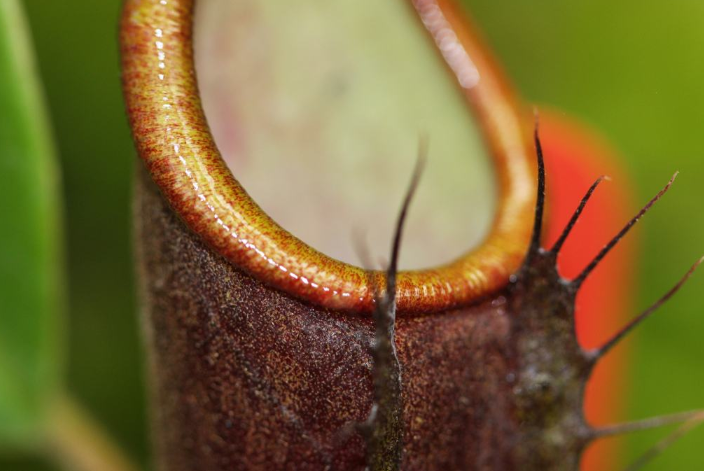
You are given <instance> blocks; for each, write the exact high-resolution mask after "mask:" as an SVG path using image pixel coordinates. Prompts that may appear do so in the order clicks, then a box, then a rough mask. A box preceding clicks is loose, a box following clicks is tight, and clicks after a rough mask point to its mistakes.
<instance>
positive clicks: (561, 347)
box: [136, 169, 589, 471]
mask: <svg viewBox="0 0 704 471" xmlns="http://www.w3.org/2000/svg"><path fill="white" fill-rule="evenodd" d="M136 222H137V227H138V233H137V244H138V250H139V253H140V271H141V279H142V283H143V285H142V293H143V299H144V304H145V305H144V308H145V313H146V315H147V319H146V323H147V330H148V333H149V334H148V339H149V342H150V344H151V351H152V354H153V358H152V367H151V369H152V373H151V379H152V382H153V385H152V386H153V391H154V401H155V405H156V407H155V409H156V411H157V418H156V421H155V422H156V429H155V430H154V432H155V437H156V439H157V444H158V457H159V461H160V465H161V469H163V470H168V471H179V470H189V471H198V470H203V471H206V470H207V471H217V470H231V469H248V470H277V469H311V470H317V469H321V470H322V469H335V470H359V469H363V467H364V460H365V456H364V445H363V441H362V440H361V439H360V437H359V436H357V435H353V437H352V438H351V439H350V440H349V441H346V442H345V441H344V440H343V437H344V436H345V433H344V430H345V429H346V428H348V427H349V426H350V425H351V424H353V423H355V422H363V421H364V420H365V419H366V418H367V416H368V413H369V409H370V407H371V403H372V371H371V368H372V365H371V355H370V352H369V349H368V345H369V339H371V338H372V337H373V325H372V323H371V320H370V319H369V318H367V317H364V316H357V315H354V314H350V313H349V312H347V313H342V312H336V311H330V310H326V309H323V308H320V307H315V306H312V305H309V304H306V303H304V302H302V301H299V300H296V299H294V298H292V297H290V296H288V295H287V294H285V293H282V292H280V291H277V290H276V289H273V288H270V287H268V286H266V285H264V284H262V283H261V282H259V281H257V280H255V279H254V278H252V277H250V276H249V275H246V274H244V273H242V272H240V271H239V270H237V269H236V268H234V267H232V265H230V264H229V263H228V262H227V261H226V260H224V259H223V258H222V257H220V256H219V255H217V254H215V253H213V252H212V251H211V250H209V249H208V248H207V247H206V246H205V244H204V243H203V242H201V241H200V240H199V238H198V237H197V236H196V235H194V234H192V233H191V232H190V231H189V230H188V229H187V228H186V227H185V226H184V224H183V223H182V222H181V221H180V220H179V219H178V217H176V215H175V214H174V213H173V212H172V211H171V209H170V208H169V206H168V205H167V204H166V202H165V201H164V199H163V198H162V197H161V195H160V193H159V191H158V190H157V189H156V187H155V185H154V184H153V183H152V182H151V180H150V179H149V176H148V175H146V172H144V171H143V170H141V169H140V177H139V178H138V185H137V200H136ZM550 270H554V268H550ZM555 279H557V278H555ZM550 281H551V282H552V281H554V280H550ZM538 288H539V289H538ZM538 288H536V287H535V286H529V287H526V286H524V285H522V284H521V283H520V282H519V283H518V284H517V285H514V286H512V287H511V288H510V289H509V290H508V291H507V292H506V293H505V294H504V295H497V296H496V297H495V298H494V299H492V300H487V301H486V302H484V303H481V304H478V305H475V306H471V307H466V308H464V309H461V310H455V311H448V312H444V313H440V314H435V315H432V316H405V317H403V318H400V319H399V320H398V322H397V348H398V353H399V360H400V363H401V369H402V380H403V396H402V399H403V413H404V424H405V425H404V427H405V430H404V437H405V443H404V450H403V458H402V466H401V469H404V470H428V471H431V470H447V469H466V470H518V469H522V470H569V469H577V464H578V461H579V456H580V454H581V450H582V448H583V446H584V441H583V440H582V438H580V437H581V435H580V434H581V433H582V432H583V428H584V424H583V418H582V411H581V407H582V406H581V405H582V389H583V384H584V382H585V380H586V377H587V376H588V374H589V372H588V371H586V369H584V368H583V366H584V365H583V364H582V362H581V361H576V362H568V363H567V366H566V367H565V363H564V362H563V361H562V360H561V359H568V360H569V359H570V358H575V355H576V356H577V357H579V354H580V353H581V349H580V348H579V346H578V345H577V343H576V339H575V338H574V329H573V327H574V326H573V322H572V321H571V320H570V319H571V315H572V313H573V306H572V305H571V304H570V303H569V302H567V303H564V302H555V300H554V299H550V298H549V295H548V294H546V292H545V291H544V288H546V286H545V285H541V286H539V287H538ZM557 291H558V292H557V293H556V295H557V296H559V297H561V299H563V300H567V301H570V300H571V299H572V294H571V293H569V292H567V293H561V292H559V290H557ZM534 295H535V296H537V301H536V298H535V296H534ZM544 303H549V304H550V305H551V306H554V307H553V308H551V309H550V310H542V309H540V308H539V307H540V306H543V305H544ZM509 309H511V310H519V309H520V310H522V311H523V312H524V313H525V315H524V316H523V317H517V316H515V315H510V313H509ZM545 313H551V314H554V315H556V316H557V318H558V319H560V322H558V323H547V324H546V323H544V322H541V319H542V320H543V321H544V320H545V317H544V314H545ZM551 352H552V353H554V358H550V357H549V356H550V353H551ZM543 354H545V355H548V357H547V358H542V359H541V360H540V361H539V362H537V363H536V362H534V360H535V358H536V355H543ZM580 358H581V357H580ZM555 360H559V361H555ZM565 368H566V369H565ZM553 388H559V390H558V391H557V394H558V395H557V396H551V395H550V394H553V393H554V392H555V390H554V389H553ZM564 391H567V393H568V394H565V395H561V394H562V392H564ZM556 437H557V438H556ZM541 450H544V451H545V453H549V454H550V456H552V457H553V459H555V460H558V461H557V462H556V463H557V464H555V463H552V464H553V466H550V464H551V463H550V462H548V461H546V460H545V458H544V453H543V454H541Z"/></svg>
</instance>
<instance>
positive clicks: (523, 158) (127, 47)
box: [120, 0, 536, 315]
mask: <svg viewBox="0 0 704 471" xmlns="http://www.w3.org/2000/svg"><path fill="white" fill-rule="evenodd" d="M194 3H195V0H127V1H126V2H125V6H124V11H123V17H122V22H121V28H120V44H121V55H122V80H123V88H124V93H125V98H126V102H127V112H128V116H129V119H130V123H131V127H132V132H133V135H134V139H135V142H136V145H137V150H138V153H139V155H140V157H141V158H142V160H143V161H144V162H145V164H146V166H147V169H148V170H149V173H150V174H151V176H152V178H153V180H154V182H155V183H156V184H157V185H158V187H159V188H160V189H161V192H162V194H163V195H164V197H165V198H166V199H167V201H168V202H169V204H170V205H171V207H172V208H173V209H174V211H175V212H176V213H177V214H178V215H179V216H180V218H181V219H182V220H183V221H184V222H185V224H186V225H187V226H188V227H189V228H190V229H191V230H192V231H194V232H195V233H197V234H198V235H199V236H200V237H201V238H202V239H203V240H204V241H205V242H206V243H207V244H208V245H210V246H211V247H212V248H214V249H215V250H216V251H218V252H219V253H220V254H221V255H223V256H224V257H225V258H226V259H227V260H228V261H230V262H231V263H233V264H235V265H236V266H238V267H240V268H242V269H243V270H245V271H246V272H248V273H250V274H251V275H253V276H255V277H256V278H258V279H260V280H261V281H263V282H266V283H268V284H270V285H272V286H274V287H276V288H278V289H281V290H283V291H285V292H287V293H289V294H291V295H293V296H296V297H298V298H300V299H303V300H305V301H308V302H311V303H314V304H317V305H319V306H322V307H326V308H332V309H343V310H353V311H359V312H370V311H371V310H372V307H373V305H374V291H373V289H372V288H371V284H372V283H374V281H373V279H374V277H370V276H369V275H368V272H367V271H366V270H364V269H362V268H360V267H355V266H353V265H349V264H346V263H343V262H340V261H338V260H335V259H332V258H330V257H328V256H326V255H324V254H322V253H320V252H318V251H316V250H315V249H313V248H312V247H310V246H309V245H307V244H305V243H304V242H302V241H300V240H299V239H297V238H296V237H295V236H293V235H292V234H290V233H289V232H288V231H286V230H285V229H283V228H282V227H280V226H279V225H278V224H277V223H276V222H274V221H273V220H272V219H271V218H270V217H269V216H268V215H267V214H266V213H264V211H263V210H262V209H261V208H260V207H259V206H258V205H257V204H256V203H255V202H254V201H253V200H252V199H251V198H250V196H249V195H248V194H247V192H246V191H245V189H244V188H243V187H242V186H241V185H240V184H239V182H238V181H237V180H236V179H235V177H234V176H233V175H232V173H231V172H230V170H229V168H228V167H227V165H226V164H225V162H224V160H223V158H222V156H221V154H220V152H219V151H218V149H217V146H216V144H215V142H214V140H213V137H212V135H211V133H210V130H209V128H208V125H207V122H206V118H205V115H204V113H203V109H202V107H201V103H200V97H199V93H198V87H197V81H196V73H195V66H194V61H193V48H192V38H193V36H192V33H193V11H194ZM409 3H410V4H411V6H412V7H413V8H415V10H416V12H417V13H418V16H419V19H420V22H421V23H420V24H421V25H422V26H424V27H425V28H426V30H427V31H428V33H429V37H430V38H431V39H432V40H433V41H434V42H435V44H436V46H437V48H438V51H439V53H440V54H441V55H442V57H443V58H444V60H445V62H446V64H447V66H448V70H449V71H450V72H451V73H453V74H454V76H455V77H456V78H457V85H458V86H459V87H460V88H461V90H462V92H463V94H464V95H465V97H466V99H467V101H468V104H469V105H470V106H471V107H472V110H473V111H474V113H475V115H476V116H477V118H478V122H479V123H480V126H481V128H482V130H483V133H484V136H485V140H486V142H487V144H488V146H489V148H490V151H491V154H492V156H493V159H494V163H495V168H496V171H497V175H498V180H499V187H500V198H499V206H498V212H497V215H496V217H495V220H494V223H493V226H492V229H491V232H490V233H489V235H488V236H487V238H486V240H485V241H484V242H483V243H482V244H481V245H480V246H479V247H478V248H476V249H475V250H473V251H472V252H470V253H468V254H466V255H464V256H463V257H461V258H459V259H458V260H456V261H455V262H452V263H450V264H447V265H444V266H440V267H437V268H433V269H428V270H414V271H403V272H400V273H399V276H398V281H397V283H398V284H397V302H398V310H399V314H400V315H403V314H404V313H410V312H416V313H417V312H434V311H440V310H443V309H446V308H450V307H455V306H459V305H462V304H468V303H471V302H472V301H475V300H477V299H479V298H481V297H483V296H485V295H487V294H490V293H491V292H494V291H496V290H497V289H500V288H501V287H503V286H504V285H505V284H506V283H507V281H508V279H509V277H510V275H511V274H513V273H514V272H515V271H516V270H517V269H518V267H519V266H520V264H521V262H522V261H523V258H524V255H525V252H526V250H527V247H528V242H529V239H530V235H531V225H532V220H533V205H534V203H535V185H536V184H535V180H536V179H535V166H534V163H533V160H534V158H533V150H532V147H531V145H530V141H529V139H527V137H528V134H527V133H526V130H525V129H524V126H523V120H522V116H521V112H520V108H519V105H518V101H517V100H516V99H515V98H514V96H513V94H512V92H511V90H510V88H509V87H508V86H507V84H506V82H505V81H504V79H503V78H502V76H501V74H500V73H499V72H498V71H497V68H496V67H495V66H494V64H493V62H492V60H491V58H490V57H488V56H487V54H486V52H485V51H484V49H483V48H482V46H481V43H480V41H479V40H478V39H477V37H476V36H475V34H474V33H473V31H472V29H471V28H470V27H469V26H468V25H467V23H466V22H465V20H464V18H462V16H461V15H460V14H459V12H458V10H457V9H456V7H455V5H454V4H453V3H452V2H450V1H447V0H412V1H410V2H409ZM381 276H383V274H382V273H380V272H377V273H376V274H375V277H377V278H378V277H381Z"/></svg>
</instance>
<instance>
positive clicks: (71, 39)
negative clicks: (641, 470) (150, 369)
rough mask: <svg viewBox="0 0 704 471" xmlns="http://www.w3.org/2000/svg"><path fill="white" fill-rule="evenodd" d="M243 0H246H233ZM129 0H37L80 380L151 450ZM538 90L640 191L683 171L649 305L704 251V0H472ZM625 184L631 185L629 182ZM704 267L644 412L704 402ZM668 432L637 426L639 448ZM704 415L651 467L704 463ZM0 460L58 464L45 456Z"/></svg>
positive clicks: (654, 356) (656, 369) (132, 445)
mask: <svg viewBox="0 0 704 471" xmlns="http://www.w3.org/2000/svg"><path fill="white" fill-rule="evenodd" d="M233 1H234V0H233ZM120 3H121V2H120V1H119V0H100V1H95V0H62V1H47V0H26V1H25V8H26V10H27V14H28V17H29V22H30V25H31V28H32V33H33V38H34V42H35V46H36V51H37V56H38V62H39V67H40V71H41V75H42V78H43V81H44V87H45V92H46V95H47V100H48V106H49V109H50V114H51V118H52V122H53V130H54V133H55V136H56V142H57V146H58V151H59V155H60V162H61V167H62V172H63V192H64V198H65V206H66V211H65V213H66V219H67V220H66V231H67V235H66V241H67V242H66V244H67V251H68V272H69V276H70V278H69V281H68V286H69V290H70V291H69V298H70V299H69V315H70V329H69V333H70V352H69V362H68V363H69V364H68V371H69V380H68V381H69V385H70V388H71V391H72V392H73V393H74V394H75V395H76V396H78V398H79V399H80V400H81V401H82V402H83V403H85V404H86V406H87V407H88V408H89V409H90V410H91V411H92V412H93V413H94V414H95V415H96V416H97V417H98V418H99V419H100V420H101V421H102V422H103V423H104V424H105V425H106V427H107V428H108V429H109V430H110V431H111V432H112V434H113V435H114V436H115V437H116V438H117V440H118V441H119V442H120V443H121V444H122V445H123V446H124V447H125V448H126V449H127V450H128V452H129V453H130V454H132V455H133V456H135V457H136V459H138V460H140V461H141V462H142V463H143V464H144V465H145V466H146V465H147V463H148V462H149V451H148V439H147V432H146V430H147V427H146V422H147V420H146V415H147V413H146V408H145V394H144V378H143V374H144V369H143V351H142V348H141V344H140V338H139V321H138V315H137V302H136V297H135V290H134V284H135V283H134V274H133V269H132V253H131V243H130V237H131V232H130V227H131V224H130V187H131V177H132V171H133V165H134V151H133V147H132V142H131V140H130V135H129V131H128V128H127V123H126V119H125V116H124V110H123V104H122V97H121V92H120V80H119V62H118V52H117V18H118V14H119V9H120ZM464 3H465V5H466V6H467V7H468V8H469V9H470V10H471V11H472V13H473V15H474V17H475V20H476V22H477V23H478V24H479V25H480V26H481V29H482V30H483V31H484V33H485V35H486V37H487V39H488V40H489V42H490V44H491V45H492V46H493V47H494V49H495V51H496V52H497V54H498V56H499V57H500V59H501V60H502V61H503V64H504V67H505V68H506V69H507V71H508V73H509V76H510V77H511V78H512V79H513V81H514V83H515V84H516V85H517V87H518V89H519V90H520V91H521V92H522V94H523V95H524V97H525V98H526V99H527V100H529V101H532V102H535V103H540V104H547V105H551V106H553V107H556V108H559V109H562V110H565V111H566V112H568V113H569V114H570V115H573V116H577V117H579V118H580V119H582V120H583V121H585V122H587V123H588V124H590V125H592V126H593V127H594V128H596V129H598V130H599V131H600V132H601V133H602V134H603V135H604V136H605V137H606V138H607V139H608V140H609V141H610V142H611V143H612V144H613V145H614V146H615V147H616V148H617V149H618V150H619V151H620V153H621V155H622V159H623V166H624V167H625V168H626V170H627V172H628V173H629V174H630V176H631V177H632V180H633V182H634V187H635V191H636V195H635V199H636V200H637V201H645V200H646V199H647V198H649V197H650V196H651V195H652V194H653V193H654V192H655V191H656V190H657V189H659V188H660V187H661V186H662V184H663V183H664V182H665V181H666V180H667V178H669V176H670V175H671V174H672V172H673V171H674V170H680V171H681V175H680V178H679V180H678V182H677V184H676V187H675V188H674V189H673V191H672V192H671V193H670V194H669V195H668V197H667V198H665V200H663V201H662V202H661V203H659V206H658V207H657V208H656V209H655V211H653V212H652V214H650V215H649V216H648V217H647V218H646V219H645V220H644V221H643V223H642V225H641V226H640V227H639V228H638V229H637V230H638V231H639V236H638V237H639V239H640V246H641V252H640V260H639V264H638V267H637V269H636V268H635V267H634V272H635V276H636V279H637V282H638V298H637V300H636V301H635V305H636V306H639V307H645V306H646V305H648V304H649V303H650V302H652V301H653V300H654V298H656V297H658V296H659V295H660V294H661V293H663V292H664V291H665V290H666V289H668V288H669V287H670V286H671V285H672V284H673V283H674V281H675V280H677V279H678V278H679V277H680V276H681V274H682V273H683V271H684V270H685V269H686V268H687V267H688V266H689V265H690V264H691V263H692V262H693V261H694V260H695V259H696V258H697V257H698V256H700V255H701V254H702V253H704V216H703V215H702V210H701V203H702V202H703V201H704V184H702V181H703V180H704V126H703V125H704V86H702V84H704V63H703V62H702V60H701V58H702V57H704V28H703V27H702V26H703V25H704V2H699V1H692V0H670V1H667V2H643V1H637V0H620V1H618V2H613V1H610V0H592V1H589V2H586V1H574V2H559V1H556V0H551V1H548V0H532V1H530V2H526V1H523V0H504V1H501V2H497V1H495V0H465V1H464ZM613 184H618V182H614V183H613ZM703 288H704V275H700V276H698V277H695V278H694V279H693V280H692V281H691V284H690V285H689V286H687V287H686V288H685V289H684V290H683V291H682V292H681V294H679V295H678V296H677V297H676V299H674V300H673V301H671V302H670V303H669V304H668V305H667V306H666V307H665V308H664V309H663V312H661V313H659V315H658V316H656V317H655V318H654V319H652V320H650V321H648V322H647V323H646V325H644V326H643V327H642V328H641V329H640V330H639V331H638V334H637V337H636V339H635V340H634V341H632V344H631V345H632V346H631V348H632V353H631V356H632V362H631V364H630V372H629V375H630V384H631V393H630V399H629V401H628V404H629V406H628V410H627V411H625V413H624V414H625V415H626V416H627V417H631V418H641V417H648V416H651V415H653V414H658V413H666V412H675V411H679V410H688V409H694V408H698V407H702V406H704V375H703V374H702V371H703V370H704V367H703V365H702V360H704V342H703V341H702V336H703V335H704V298H702V296H701V295H700V293H701V292H702V289H703ZM659 436H662V432H647V433H640V434H636V435H634V436H632V437H630V438H629V439H628V440H627V441H626V449H625V451H624V454H625V455H626V456H625V458H624V459H625V460H626V461H628V458H629V457H635V456H636V455H637V454H638V452H639V451H642V450H644V449H645V448H647V447H648V446H649V445H650V444H652V443H654V441H655V440H656V439H657V438H658V437H659ZM703 440H704V429H701V430H698V431H695V432H694V433H692V434H691V435H689V436H687V437H686V438H684V439H683V440H682V441H681V442H679V443H677V444H676V445H675V447H674V448H673V449H672V450H671V451H669V452H667V453H666V454H665V455H664V456H662V457H660V458H658V459H657V460H656V461H655V462H653V463H652V464H651V465H649V466H648V467H647V469H649V470H673V469H675V470H680V469H681V470H685V469H699V468H701V467H703V466H704V456H702V454H701V443H702V441H703ZM0 469H8V470H30V469H31V470H35V469H36V470H39V469H46V470H51V469H54V467H53V465H51V464H48V463H45V462H43V461H41V460H38V459H36V458H32V457H23V456H14V457H12V458H0Z"/></svg>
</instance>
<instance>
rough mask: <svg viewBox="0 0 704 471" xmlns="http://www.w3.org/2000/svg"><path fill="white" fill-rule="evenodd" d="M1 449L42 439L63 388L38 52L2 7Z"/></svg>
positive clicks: (8, 0)
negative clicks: (51, 407)
mask: <svg viewBox="0 0 704 471" xmlns="http://www.w3.org/2000/svg"><path fill="white" fill-rule="evenodd" d="M0 217H1V219H0V221H1V222H0V445H2V446H8V445H10V446H12V445H26V444H30V443H31V442H32V441H36V440H37V439H38V436H37V434H38V432H39V428H40V427H41V426H42V421H43V418H44V416H45V414H46V412H47V409H48V407H49V402H50V401H51V399H52V398H53V396H54V393H55V392H56V390H57V388H58V386H59V382H60V372H61V363H62V361H61V358H62V356H61V351H60V337H61V328H62V327H61V324H62V323H61V320H62V319H61V313H62V310H63V309H62V308H63V303H64V299H63V294H62V292H63V289H62V288H63V286H62V277H61V275H62V271H61V258H62V257H61V254H60V253H61V247H62V243H61V240H62V237H61V230H60V219H61V204H60V197H59V193H58V172H57V166H56V162H55V159H54V151H53V147H52V140H51V136H50V132H49V126H48V123H47V120H46V117H45V114H44V108H43V98H42V93H41V88H40V86H39V83H38V80H37V74H36V71H35V68H34V63H33V54H32V47H31V44H30V41H29V35H28V31H27V28H26V23H25V20H24V15H23V12H22V9H21V6H20V4H19V2H18V1H17V0H3V1H2V2H0Z"/></svg>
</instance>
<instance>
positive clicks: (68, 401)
mask: <svg viewBox="0 0 704 471" xmlns="http://www.w3.org/2000/svg"><path fill="white" fill-rule="evenodd" d="M53 409H54V410H53V416H52V417H51V419H50V421H49V424H48V428H47V439H48V452H49V456H50V457H51V458H52V459H53V460H55V461H57V462H59V463H60V464H61V465H62V466H63V467H64V468H65V469H67V470H70V471H138V470H139V468H138V467H137V465H136V464H134V463H133V462H132V461H131V460H130V459H128V458H127V457H126V456H125V454H124V453H123V451H122V450H121V449H120V448H119V446H118V445H117V444H116V443H115V442H114V441H113V439H112V438H111V437H110V436H108V434H107V432H106V431H105V429H104V428H103V427H102V426H101V425H100V424H99V423H98V422H97V421H96V420H95V419H94V418H93V417H92V416H91V415H90V413H89V412H88V411H86V410H85V409H84V408H83V407H82V406H81V405H80V404H78V403H76V401H75V400H74V399H73V398H71V397H68V396H61V397H60V398H59V399H58V400H57V401H56V404H55V405H54V408H53Z"/></svg>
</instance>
